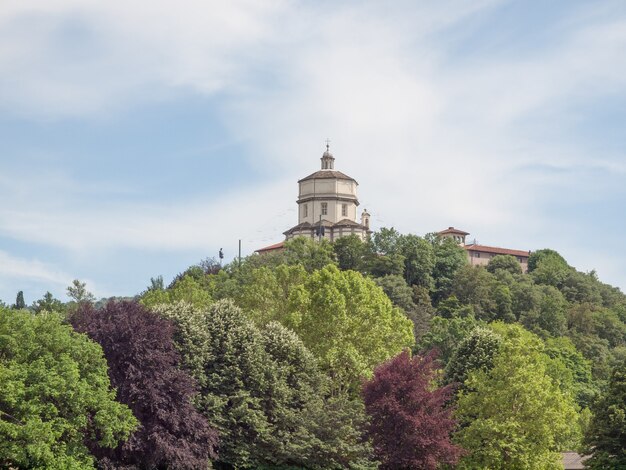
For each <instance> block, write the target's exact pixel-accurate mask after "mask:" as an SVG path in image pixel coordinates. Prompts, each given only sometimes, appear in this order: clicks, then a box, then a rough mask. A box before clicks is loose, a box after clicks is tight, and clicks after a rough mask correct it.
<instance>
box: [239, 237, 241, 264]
mask: <svg viewBox="0 0 626 470" xmlns="http://www.w3.org/2000/svg"><path fill="white" fill-rule="evenodd" d="M239 267H240V268H241V238H240V239H239Z"/></svg>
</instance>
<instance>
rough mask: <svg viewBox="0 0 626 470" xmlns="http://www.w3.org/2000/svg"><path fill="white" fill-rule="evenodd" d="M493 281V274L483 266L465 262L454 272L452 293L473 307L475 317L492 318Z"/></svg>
mask: <svg viewBox="0 0 626 470" xmlns="http://www.w3.org/2000/svg"><path fill="white" fill-rule="evenodd" d="M495 283H496V280H495V278H494V276H493V275H492V274H491V273H490V272H489V271H487V270H486V269H485V268H484V267H482V266H470V265H469V264H466V265H464V266H462V267H460V268H459V269H458V270H457V271H456V273H455V276H454V283H453V287H452V294H453V295H454V296H456V298H457V299H458V300H459V302H461V303H462V304H468V305H471V306H472V307H474V313H475V315H476V318H478V319H480V320H486V321H490V320H494V319H495V318H494V317H495V311H496V303H495V301H494V298H493V295H492V290H493V286H494V285H495Z"/></svg>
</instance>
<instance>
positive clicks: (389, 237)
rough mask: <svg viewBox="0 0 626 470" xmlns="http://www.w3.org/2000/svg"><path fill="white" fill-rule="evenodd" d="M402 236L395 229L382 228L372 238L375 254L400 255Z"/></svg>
mask: <svg viewBox="0 0 626 470" xmlns="http://www.w3.org/2000/svg"><path fill="white" fill-rule="evenodd" d="M401 238H402V235H400V232H398V231H397V230H396V229H395V228H393V227H391V228H387V227H382V228H381V229H380V230H379V231H378V232H374V233H373V234H372V236H371V238H370V241H371V244H372V248H373V251H374V253H378V254H381V255H385V256H389V255H395V254H399V252H400V239H401Z"/></svg>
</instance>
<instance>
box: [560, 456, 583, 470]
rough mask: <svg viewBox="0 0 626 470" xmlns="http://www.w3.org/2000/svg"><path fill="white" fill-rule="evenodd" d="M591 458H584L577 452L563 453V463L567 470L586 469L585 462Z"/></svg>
mask: <svg viewBox="0 0 626 470" xmlns="http://www.w3.org/2000/svg"><path fill="white" fill-rule="evenodd" d="M588 458H589V457H587V456H582V455H580V454H577V453H576V452H562V453H561V462H562V463H563V467H564V468H565V470H579V469H583V468H585V460H587V459H588Z"/></svg>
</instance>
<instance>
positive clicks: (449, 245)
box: [432, 238, 467, 304]
mask: <svg viewBox="0 0 626 470" xmlns="http://www.w3.org/2000/svg"><path fill="white" fill-rule="evenodd" d="M433 242H434V245H433V249H434V252H435V266H434V267H433V279H434V282H435V288H434V291H433V295H432V297H433V301H434V302H435V304H437V303H438V302H439V301H440V300H443V299H445V298H447V297H448V296H449V295H450V294H451V292H452V287H453V285H454V277H455V275H456V273H457V271H458V270H459V269H461V268H462V267H463V266H465V265H467V253H466V252H465V250H464V249H463V248H462V247H460V246H459V245H457V243H456V242H455V241H454V240H452V239H451V238H445V239H443V240H441V239H439V238H435V239H433Z"/></svg>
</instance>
